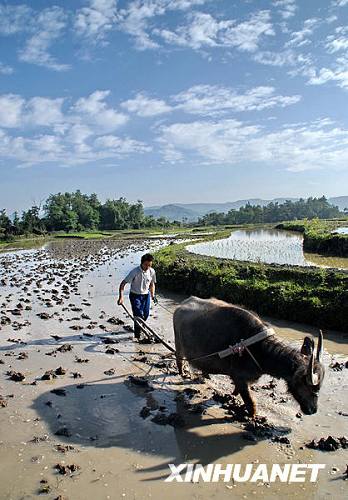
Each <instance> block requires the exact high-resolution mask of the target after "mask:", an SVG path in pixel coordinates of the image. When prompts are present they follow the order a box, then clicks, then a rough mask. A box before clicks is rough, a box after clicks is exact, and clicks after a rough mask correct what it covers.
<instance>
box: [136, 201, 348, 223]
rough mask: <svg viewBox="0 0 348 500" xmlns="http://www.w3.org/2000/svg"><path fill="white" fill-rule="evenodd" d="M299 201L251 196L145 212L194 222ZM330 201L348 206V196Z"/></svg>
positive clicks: (184, 204) (160, 208)
mask: <svg viewBox="0 0 348 500" xmlns="http://www.w3.org/2000/svg"><path fill="white" fill-rule="evenodd" d="M287 200H290V201H297V200H298V198H274V199H273V200H263V199H261V198H249V199H246V200H237V201H228V202H225V203H172V204H169V205H163V206H154V207H146V208H145V210H144V211H145V214H146V215H152V216H153V217H155V218H158V217H165V218H166V219H168V220H170V221H173V220H178V221H182V220H187V221H188V222H194V221H196V220H198V219H199V217H203V215H205V214H208V213H209V212H223V213H226V212H228V211H229V210H231V209H234V210H238V209H239V208H240V207H243V206H244V205H246V204H247V203H250V204H251V205H261V206H264V205H268V203H271V202H273V203H284V202H285V201H287ZM328 201H329V202H330V203H331V204H332V205H336V206H338V208H339V209H340V210H344V209H345V208H346V207H347V208H348V196H338V197H336V198H329V199H328Z"/></svg>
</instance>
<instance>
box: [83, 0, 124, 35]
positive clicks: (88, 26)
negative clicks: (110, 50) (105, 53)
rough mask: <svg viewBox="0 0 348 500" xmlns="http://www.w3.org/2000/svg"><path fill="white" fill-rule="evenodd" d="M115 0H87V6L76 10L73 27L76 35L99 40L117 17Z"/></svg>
mask: <svg viewBox="0 0 348 500" xmlns="http://www.w3.org/2000/svg"><path fill="white" fill-rule="evenodd" d="M116 7H117V1H116V0H89V6H88V7H83V8H82V9H79V10H78V11H77V12H76V17H75V23H74V26H75V29H76V32H77V34H78V35H81V36H85V37H89V38H92V39H94V40H95V41H97V40H101V39H103V38H104V37H105V34H106V33H107V32H108V31H110V30H111V29H112V27H113V25H114V23H115V21H116V19H117V9H116Z"/></svg>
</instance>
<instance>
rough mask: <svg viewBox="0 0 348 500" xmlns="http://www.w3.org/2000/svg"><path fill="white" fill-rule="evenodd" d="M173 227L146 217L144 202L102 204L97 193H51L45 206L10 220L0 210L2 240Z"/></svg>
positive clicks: (107, 201)
mask: <svg viewBox="0 0 348 500" xmlns="http://www.w3.org/2000/svg"><path fill="white" fill-rule="evenodd" d="M172 224H179V223H170V222H169V221H168V220H167V219H165V218H164V217H160V218H158V219H155V218H154V217H152V216H146V215H145V214H144V207H143V204H142V202H141V201H137V202H136V203H129V202H128V201H127V200H126V199H125V198H122V197H121V198H119V199H116V200H112V199H108V200H106V201H105V203H101V202H100V201H99V199H98V197H97V195H96V194H91V195H87V194H83V193H81V191H79V190H77V191H75V192H74V193H57V194H51V195H50V196H49V197H48V198H47V200H46V201H45V202H44V204H43V206H42V207H40V206H38V205H34V206H32V207H31V208H29V209H28V210H25V211H23V212H22V214H21V215H19V214H18V212H15V213H14V214H13V216H12V217H10V216H9V215H8V214H7V213H6V210H1V211H0V237H2V238H9V237H13V236H19V235H25V234H37V235H43V234H46V233H48V232H53V231H65V232H72V231H84V230H116V229H140V228H145V227H158V226H160V227H168V226H170V225H172Z"/></svg>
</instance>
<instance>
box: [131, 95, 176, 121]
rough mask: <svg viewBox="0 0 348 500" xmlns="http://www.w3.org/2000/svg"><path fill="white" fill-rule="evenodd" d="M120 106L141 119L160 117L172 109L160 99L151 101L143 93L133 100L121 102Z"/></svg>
mask: <svg viewBox="0 0 348 500" xmlns="http://www.w3.org/2000/svg"><path fill="white" fill-rule="evenodd" d="M121 106H122V107H123V108H124V109H126V110H127V111H128V112H129V113H135V114H136V115H138V116H142V117H148V116H157V115H162V114H163V113H168V112H169V111H171V109H172V108H171V106H169V105H168V104H167V103H166V102H165V101H163V100H162V99H152V98H150V97H148V96H147V95H146V94H144V93H139V94H137V95H136V96H135V98H134V99H128V100H127V101H124V102H122V103H121Z"/></svg>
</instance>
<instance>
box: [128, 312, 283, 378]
mask: <svg viewBox="0 0 348 500" xmlns="http://www.w3.org/2000/svg"><path fill="white" fill-rule="evenodd" d="M158 305H161V304H158ZM122 307H123V309H124V310H125V312H126V314H127V316H128V317H129V318H130V319H132V320H133V321H134V322H135V323H136V324H137V325H138V326H139V327H140V328H141V330H142V331H143V332H144V333H145V335H146V336H147V337H150V334H151V335H153V336H154V337H155V338H156V339H157V340H158V341H159V342H161V344H163V345H164V346H165V347H166V348H167V349H168V350H169V351H171V352H172V353H173V354H175V356H176V357H178V356H177V354H176V351H175V349H174V348H173V347H172V346H171V345H169V344H168V343H167V342H166V341H165V340H163V339H162V337H160V336H159V335H158V334H157V333H156V332H155V331H154V330H153V329H152V328H150V327H149V326H148V325H147V324H146V323H145V321H144V320H143V319H142V318H139V317H138V316H136V317H134V316H133V315H132V314H131V313H130V312H129V311H128V309H127V307H126V306H125V305H124V304H122ZM161 307H163V309H165V310H166V311H168V312H170V313H171V314H173V313H172V312H171V311H169V309H167V308H165V307H164V306H162V305H161ZM149 332H150V333H149ZM275 334H276V333H275V331H274V329H273V328H271V327H265V328H263V329H262V330H261V331H260V332H258V333H256V334H255V335H253V336H251V337H249V338H247V339H241V340H240V341H239V342H237V343H236V344H233V345H230V346H228V347H227V349H223V350H222V351H215V352H212V353H210V354H205V355H203V356H199V357H197V358H191V359H187V358H181V359H182V360H185V361H188V362H189V363H190V362H193V361H199V360H202V359H206V358H210V357H212V356H219V358H220V359H223V358H226V357H227V356H232V355H235V354H238V355H239V356H242V355H243V353H244V351H246V352H247V353H248V354H249V356H250V357H251V359H252V360H253V361H254V363H255V364H256V366H257V367H258V368H259V370H260V371H262V368H261V366H260V364H259V363H258V361H257V360H256V358H255V356H254V355H253V354H252V353H251V351H250V349H249V348H248V347H249V346H251V345H253V344H256V343H257V342H260V341H261V340H264V339H266V338H267V337H270V336H272V335H275Z"/></svg>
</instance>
